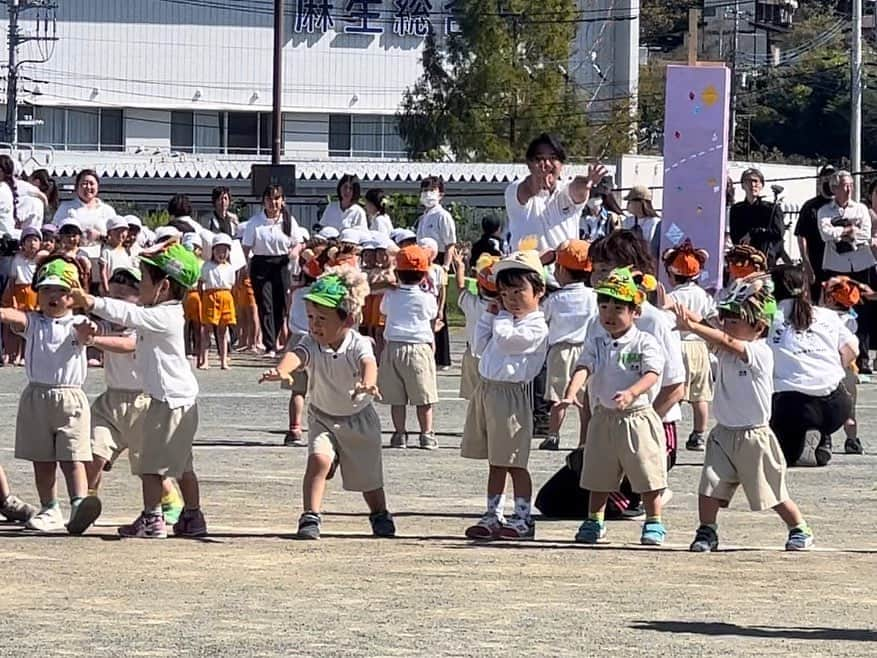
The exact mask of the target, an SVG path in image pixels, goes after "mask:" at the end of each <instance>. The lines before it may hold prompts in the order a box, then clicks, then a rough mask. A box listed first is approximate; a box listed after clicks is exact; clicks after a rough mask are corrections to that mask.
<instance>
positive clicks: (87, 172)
mask: <svg viewBox="0 0 877 658" xmlns="http://www.w3.org/2000/svg"><path fill="white" fill-rule="evenodd" d="M86 176H91V177H92V178H93V179H94V180H95V181H97V185H98V187H100V176H98V175H97V172H96V171H95V170H94V169H82V170H80V171H79V173H78V174H76V187H79V184H80V183H81V182H82V179H83V178H85V177H86Z"/></svg>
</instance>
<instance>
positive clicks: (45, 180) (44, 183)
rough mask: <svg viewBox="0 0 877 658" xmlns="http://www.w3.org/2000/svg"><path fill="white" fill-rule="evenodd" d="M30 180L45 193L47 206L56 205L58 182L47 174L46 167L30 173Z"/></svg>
mask: <svg viewBox="0 0 877 658" xmlns="http://www.w3.org/2000/svg"><path fill="white" fill-rule="evenodd" d="M30 182H31V183H33V184H34V185H36V186H37V187H38V188H40V190H41V191H42V193H43V194H45V195H46V198H47V199H48V200H49V207H51V208H57V207H58V203H59V201H60V199H59V198H58V184H57V183H56V182H55V179H54V178H52V177H51V176H50V175H49V170H48V169H37V170H36V171H35V172H33V173H32V174H31V175H30Z"/></svg>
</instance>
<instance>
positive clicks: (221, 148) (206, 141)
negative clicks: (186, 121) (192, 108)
mask: <svg viewBox="0 0 877 658" xmlns="http://www.w3.org/2000/svg"><path fill="white" fill-rule="evenodd" d="M193 122H194V128H195V135H194V151H195V153H224V152H225V113H224V112H195V115H194V117H193Z"/></svg>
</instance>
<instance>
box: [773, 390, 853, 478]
mask: <svg viewBox="0 0 877 658" xmlns="http://www.w3.org/2000/svg"><path fill="white" fill-rule="evenodd" d="M772 406H773V408H772V409H771V414H770V428H771V429H772V430H773V433H774V434H776V436H777V439H779V442H780V447H781V448H782V449H783V455H785V457H786V463H787V464H789V465H792V464H794V463H795V462H797V461H798V459H800V458H801V453H803V452H804V437H805V435H806V434H807V432H809V431H811V430H817V431H819V432H820V433H821V434H831V433H832V432H836V431H837V430H839V429H840V428H841V427H842V426H843V424H844V423H845V422H846V420H847V418H849V417H850V414H851V413H852V408H853V403H852V398H850V394H849V393H847V391H846V389H845V388H844V387H843V384H841V385H840V386H838V387H837V389H835V391H834V392H833V393H830V394H829V395H825V396H823V397H815V396H812V395H805V394H804V393H798V392H795V391H784V392H781V393H774V395H773V405H772Z"/></svg>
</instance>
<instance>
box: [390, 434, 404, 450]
mask: <svg viewBox="0 0 877 658" xmlns="http://www.w3.org/2000/svg"><path fill="white" fill-rule="evenodd" d="M390 447H391V448H407V447H408V434H406V433H405V432H393V436H391V437H390Z"/></svg>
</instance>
